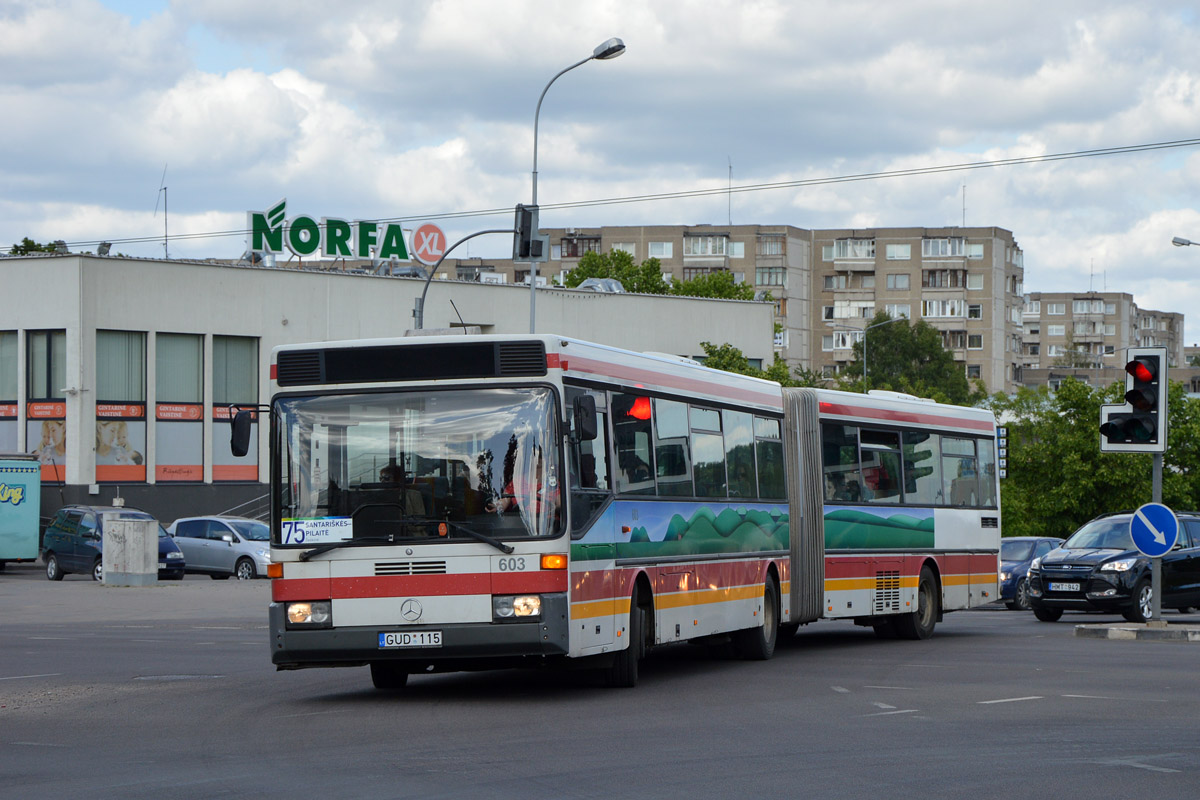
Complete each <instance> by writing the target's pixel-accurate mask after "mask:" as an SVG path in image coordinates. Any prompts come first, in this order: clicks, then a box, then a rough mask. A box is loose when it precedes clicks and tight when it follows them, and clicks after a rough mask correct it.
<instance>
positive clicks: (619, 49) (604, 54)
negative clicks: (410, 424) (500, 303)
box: [529, 38, 625, 333]
mask: <svg viewBox="0 0 1200 800" xmlns="http://www.w3.org/2000/svg"><path fill="white" fill-rule="evenodd" d="M624 52H625V43H624V42H622V41H621V40H620V39H616V38H613V39H609V40H608V41H606V42H601V43H600V44H598V45H597V46H596V49H595V50H593V51H592V54H591V55H590V56H588V57H587V58H585V59H583V60H581V61H576V62H575V63H574V64H572V65H571V66H569V67H567V68H566V69H564V70H562V71H561V72H559V73H558V74H557V75H555V76H554V77H553V78H551V79H550V83H547V84H546V88H545V89H542V94H541V96H540V97H538V102H537V109H535V110H534V112H533V209H532V210H533V234H534V236H539V235H540V232H539V231H538V196H537V176H538V173H537V152H538V148H537V143H538V117H539V116H541V113H542V100H544V99H546V92H548V91H550V87H551V86H552V85H553V84H554V82H555V81H556V80H558V79H559V78H561V77H562V76H563V75H565V74H566V73H568V72H570V71H571V70H573V69H575V68H576V67H581V66H583V65H584V64H586V63H587V62H589V61H592V60H593V59H594V60H596V61H608V60H609V59H612V58H616V57H617V56H619V55H621V54H622V53H624ZM548 257H549V254H548V253H542V255H541V258H543V259H546V258H548ZM530 258H533V255H532V254H531V255H530ZM537 265H538V262H537V261H530V262H529V332H530V333H533V332H534V323H535V319H536V316H535V305H534V304H535V302H536V298H537Z"/></svg>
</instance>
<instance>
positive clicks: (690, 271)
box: [683, 267, 742, 283]
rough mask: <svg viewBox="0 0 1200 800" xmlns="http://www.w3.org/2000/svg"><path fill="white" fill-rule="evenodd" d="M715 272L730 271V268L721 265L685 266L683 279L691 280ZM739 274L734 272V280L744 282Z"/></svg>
mask: <svg viewBox="0 0 1200 800" xmlns="http://www.w3.org/2000/svg"><path fill="white" fill-rule="evenodd" d="M714 272H728V270H724V269H721V268H720V267H684V268H683V279H684V280H685V281H690V280H694V279H696V278H700V277H703V276H705V275H711V274H713V273H714ZM739 274H740V273H734V281H733V282H734V283H741V282H742V281H740V280H738V279H737V276H738V275H739Z"/></svg>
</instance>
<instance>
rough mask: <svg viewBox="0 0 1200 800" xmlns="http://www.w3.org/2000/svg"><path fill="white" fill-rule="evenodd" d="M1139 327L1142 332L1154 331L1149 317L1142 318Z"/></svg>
mask: <svg viewBox="0 0 1200 800" xmlns="http://www.w3.org/2000/svg"><path fill="white" fill-rule="evenodd" d="M1140 327H1141V329H1142V330H1144V331H1151V330H1154V320H1152V319H1150V318H1149V317H1142V319H1141V322H1140Z"/></svg>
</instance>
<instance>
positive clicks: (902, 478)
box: [232, 335, 1000, 689]
mask: <svg viewBox="0 0 1200 800" xmlns="http://www.w3.org/2000/svg"><path fill="white" fill-rule="evenodd" d="M271 377H272V383H273V396H272V402H271V405H270V413H269V421H270V434H269V436H270V453H271V459H270V470H271V517H272V526H271V527H272V534H271V535H272V541H271V558H272V562H273V563H272V568H271V570H272V571H271V575H272V578H273V580H272V584H271V586H272V603H271V605H270V630H271V649H272V661H273V663H274V664H275V665H276V667H277V668H278V669H303V668H308V667H338V666H364V665H369V667H370V673H371V678H372V682H373V683H374V685H375V686H376V687H378V688H382V689H395V688H400V687H402V686H404V685H405V684H406V682H407V680H408V677H409V675H411V674H424V673H430V672H441V671H448V670H470V669H485V668H496V667H508V666H523V665H524V666H534V665H537V666H542V665H555V664H558V665H573V666H587V667H593V668H596V669H598V670H601V671H602V672H603V674H604V676H605V677H606V680H607V682H608V683H609V684H610V685H614V686H632V685H634V684H635V683H636V681H637V678H638V664H639V661H640V659H641V658H642V657H643V656H644V655H645V654H646V652H647V651H648V650H649V649H650V648H651V647H655V646H659V645H665V644H668V643H673V642H685V641H699V642H732V644H733V646H734V648H735V649H736V651H737V652H738V653H740V654H741V655H743V656H744V657H746V658H750V659H766V658H770V657H771V655H772V653H773V652H774V649H775V645H776V641H777V638H778V637H779V636H780V635H783V636H790V635H794V634H795V632H796V630H797V629H798V628H799V626H800V625H802V624H805V623H810V622H813V621H816V620H821V619H828V620H847V621H852V622H854V623H855V624H858V625H864V626H870V627H872V628H874V630H875V632H876V633H877V634H878V635H880V636H883V637H900V638H910V639H924V638H926V637H928V636H930V635H931V634H932V632H933V630H934V626H935V624H936V623H937V622H938V621H939V620H940V619H941V617H942V615H943V614H944V613H945V612H948V611H954V610H958V609H965V608H970V607H972V606H977V605H983V604H986V603H990V602H993V601H994V600H996V599H998V597H999V595H998V594H997V572H998V563H999V562H998V558H999V556H998V553H999V549H1000V505H999V491H998V486H997V482H996V440H995V421H994V419H993V417H992V415H991V413H990V412H987V411H983V410H979V409H972V408H960V407H955V406H947V405H939V404H936V403H934V402H932V401H928V400H920V399H917V398H913V397H909V396H905V395H898V394H895V393H887V392H871V393H869V394H868V395H861V394H851V393H846V392H837V391H828V390H823V389H791V388H787V389H785V388H781V387H780V386H779V385H778V384H776V383H772V382H770V381H764V380H759V379H755V378H750V377H746V376H741V375H735V374H731V373H727V372H721V371H717V370H713V369H709V368H706V367H703V366H701V365H699V364H697V363H696V362H694V361H690V360H688V359H681V358H676V357H671V356H663V355H655V354H643V353H635V352H629V351H624V350H618V349H615V348H612V347H606V346H602V345H597V344H591V343H587V342H582V341H578V340H573V339H567V338H563V337H559V336H549V335H528V336H465V335H464V336H461V337H457V336H456V337H451V336H431V337H412V338H405V339H395V340H379V339H376V340H365V341H353V342H332V343H321V344H313V345H289V346H285V347H279V348H277V349H276V350H275V351H274V353H273V355H272V364H271ZM254 418H255V412H252V411H249V410H243V411H241V412H239V413H238V414H237V415H235V417H234V425H233V428H234V434H233V441H232V445H233V447H234V449H235V451H237V450H238V448H239V447H242V448H244V446H245V444H246V442H247V441H248V439H249V436H250V435H251V434H252V431H253V424H254V423H253V419H254Z"/></svg>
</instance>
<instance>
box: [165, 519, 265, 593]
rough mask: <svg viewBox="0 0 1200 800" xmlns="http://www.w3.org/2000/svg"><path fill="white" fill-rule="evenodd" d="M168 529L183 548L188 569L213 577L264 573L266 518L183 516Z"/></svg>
mask: <svg viewBox="0 0 1200 800" xmlns="http://www.w3.org/2000/svg"><path fill="white" fill-rule="evenodd" d="M167 533H168V534H170V535H171V536H172V537H174V539H175V544H177V545H178V546H179V549H180V550H182V551H183V557H184V563H186V564H187V571H188V572H198V573H202V574H205V575H208V576H210V577H211V578H213V579H214V580H217V579H222V580H223V579H226V578H229V577H230V576H233V577H235V578H237V579H238V580H241V581H246V580H250V579H251V578H265V577H266V576H267V566H268V565H270V563H271V544H270V538H271V537H270V530H269V529H268V528H267V525H266V523H265V522H261V521H259V520H256V519H247V518H245V517H224V516H210V517H183V518H182V519H177V520H175V521H174V522H172V523H171V525H170V527H168V528H167Z"/></svg>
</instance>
